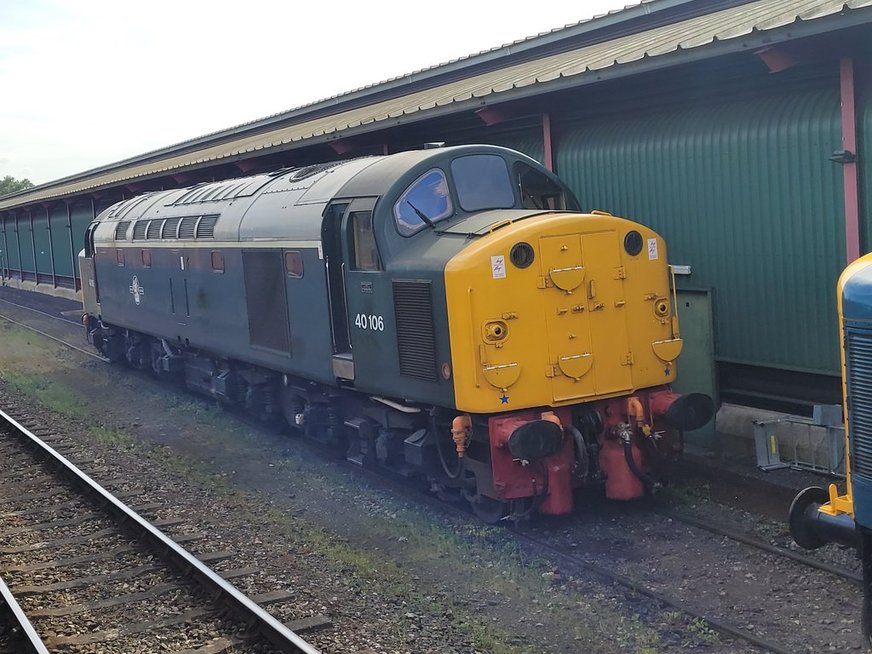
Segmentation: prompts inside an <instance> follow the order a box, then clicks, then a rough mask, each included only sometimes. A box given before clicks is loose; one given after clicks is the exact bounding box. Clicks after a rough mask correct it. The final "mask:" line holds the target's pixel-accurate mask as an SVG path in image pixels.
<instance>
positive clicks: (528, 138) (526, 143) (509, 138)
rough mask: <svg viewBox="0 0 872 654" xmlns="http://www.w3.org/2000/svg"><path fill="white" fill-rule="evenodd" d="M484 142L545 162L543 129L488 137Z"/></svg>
mask: <svg viewBox="0 0 872 654" xmlns="http://www.w3.org/2000/svg"><path fill="white" fill-rule="evenodd" d="M480 140H481V139H480ZM484 140H485V141H486V142H487V143H490V144H491V145H501V146H503V147H504V148H511V149H512V150H517V151H518V152H523V153H524V154H526V155H527V156H528V157H532V158H533V159H535V160H536V161H538V162H540V163H541V162H543V161H545V144H544V143H545V142H544V140H543V136H542V130H541V129H538V130H532V131H525V132H513V133H512V132H510V133H506V134H499V135H494V136H487V137H485V139H484Z"/></svg>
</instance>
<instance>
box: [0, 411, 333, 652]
mask: <svg viewBox="0 0 872 654" xmlns="http://www.w3.org/2000/svg"><path fill="white" fill-rule="evenodd" d="M22 420H25V418H23V419H22ZM61 438H62V437H59V436H57V435H54V434H50V433H49V434H41V435H40V436H37V435H36V434H34V433H33V432H32V431H31V430H29V429H28V428H27V427H26V426H25V425H24V424H23V423H22V422H21V421H19V420H16V419H15V418H13V417H12V416H10V415H9V414H8V413H7V412H6V411H3V410H0V460H2V461H4V463H5V465H4V466H3V468H2V471H0V507H2V508H0V524H2V525H3V527H2V530H0V577H2V579H3V581H4V582H5V584H4V586H2V587H0V592H2V593H3V595H4V600H5V602H4V605H5V608H6V609H7V611H6V615H5V616H4V618H5V622H6V624H7V625H17V626H14V627H12V628H11V629H7V630H6V633H5V636H6V637H7V638H12V642H11V643H10V645H9V646H10V647H11V648H12V649H10V650H9V651H15V652H45V651H48V650H47V649H46V648H49V649H50V650H51V651H54V650H55V649H63V650H64V651H68V652H77V651H88V652H92V651H95V650H94V647H98V651H100V652H101V653H102V652H105V653H107V654H108V653H113V652H119V653H120V652H124V653H127V652H140V651H141V652H157V651H161V652H175V653H176V654H217V653H218V652H224V651H228V650H232V651H234V652H236V651H239V652H255V651H256V652H263V651H268V652H283V653H295V654H296V653H300V654H317V652H318V650H317V649H316V648H314V647H313V646H312V645H310V644H309V643H307V642H306V641H305V640H304V639H303V638H302V637H300V636H299V635H298V634H296V633H295V632H294V631H293V629H292V628H289V627H288V626H285V625H283V624H281V623H280V622H278V621H277V620H275V619H274V618H273V617H272V616H271V615H270V614H269V613H267V612H266V611H264V609H263V608H261V606H260V604H267V603H272V602H278V601H284V600H287V599H289V598H291V596H292V594H290V593H288V592H286V591H275V592H272V593H266V594H264V595H261V596H258V597H253V598H249V597H247V596H245V595H244V594H242V593H241V592H239V591H238V590H237V589H236V588H235V587H234V586H233V585H232V584H230V583H229V581H227V579H233V578H240V577H243V576H246V575H249V574H252V573H254V572H255V570H252V569H247V568H241V569H236V570H226V571H223V572H222V573H221V574H219V573H217V572H215V571H214V570H213V569H212V568H210V567H209V566H208V565H207V564H208V563H211V562H217V561H221V560H223V559H226V558H228V557H229V553H226V552H215V553H211V554H207V555H202V556H200V557H199V558H196V557H194V556H193V555H192V554H191V553H189V552H188V551H187V550H185V549H184V548H183V547H182V546H181V544H182V543H185V542H190V541H193V540H196V539H197V537H198V535H197V534H180V535H177V536H176V537H175V538H174V539H172V538H170V537H169V536H167V535H166V534H164V533H163V532H162V531H161V530H160V528H166V527H171V526H173V525H174V524H177V521H173V520H166V521H163V522H161V521H154V522H149V521H147V520H145V519H144V518H142V517H141V516H140V515H139V513H138V512H137V511H134V510H133V509H131V508H129V507H128V506H126V505H125V504H124V503H123V502H122V499H121V498H122V497H123V498H124V499H128V498H130V499H132V500H133V501H136V500H137V498H138V495H139V492H138V491H137V490H136V489H127V490H126V491H125V492H123V493H116V494H115V495H113V494H111V493H110V492H109V491H107V490H106V489H105V488H103V487H101V486H100V485H99V484H97V483H96V482H94V481H93V480H92V479H91V478H90V477H89V476H88V475H86V474H85V473H84V472H82V470H80V469H79V468H78V467H77V466H76V465H75V464H74V463H73V462H72V461H70V460H69V459H67V458H66V457H64V456H63V454H62V453H61V452H58V451H57V450H56V449H54V448H53V447H51V446H50V445H49V442H50V441H51V442H55V441H60V440H61ZM58 449H64V448H63V447H59V448H58ZM85 463H88V464H95V465H97V466H99V462H95V461H88V462H85ZM156 508H159V507H157V506H155V505H153V504H142V505H140V506H138V507H137V509H138V511H139V512H142V513H146V512H149V511H153V510H155V509H156ZM7 587H8V588H7ZM25 616H26V618H25ZM28 620H29V622H28ZM40 639H41V641H42V642H40ZM2 646H3V643H2V641H0V647H2ZM264 648H266V649H264ZM0 651H2V649H0Z"/></svg>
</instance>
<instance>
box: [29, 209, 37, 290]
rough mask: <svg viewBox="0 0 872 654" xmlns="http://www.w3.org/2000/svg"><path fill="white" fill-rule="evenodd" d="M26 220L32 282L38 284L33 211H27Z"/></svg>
mask: <svg viewBox="0 0 872 654" xmlns="http://www.w3.org/2000/svg"><path fill="white" fill-rule="evenodd" d="M27 218H28V220H29V221H30V251H31V252H32V253H33V281H34V283H35V284H39V266H37V265H36V232H34V231H33V211H32V210H31V209H28V210H27Z"/></svg>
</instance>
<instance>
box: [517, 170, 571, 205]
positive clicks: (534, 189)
mask: <svg viewBox="0 0 872 654" xmlns="http://www.w3.org/2000/svg"><path fill="white" fill-rule="evenodd" d="M515 179H516V180H517V184H518V188H519V189H520V191H521V204H522V205H523V206H524V208H525V209H546V210H548V209H552V210H563V209H572V210H575V211H578V210H579V209H580V207H578V206H575V202H574V201H572V200H570V201H567V197H566V194H565V193H564V192H563V189H562V188H561V187H560V185H559V184H558V183H557V182H555V181H554V180H553V179H551V178H550V177H548V176H547V175H544V174H543V173H542V171H540V170H536V169H535V168H533V167H532V166H530V165H528V164H525V163H523V162H522V161H519V162H517V163H516V164H515ZM570 205H572V206H570Z"/></svg>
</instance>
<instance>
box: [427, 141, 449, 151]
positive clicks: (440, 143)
mask: <svg viewBox="0 0 872 654" xmlns="http://www.w3.org/2000/svg"><path fill="white" fill-rule="evenodd" d="M444 147H445V141H431V142H430V143H425V144H424V149H425V150H436V149H437V148H444Z"/></svg>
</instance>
